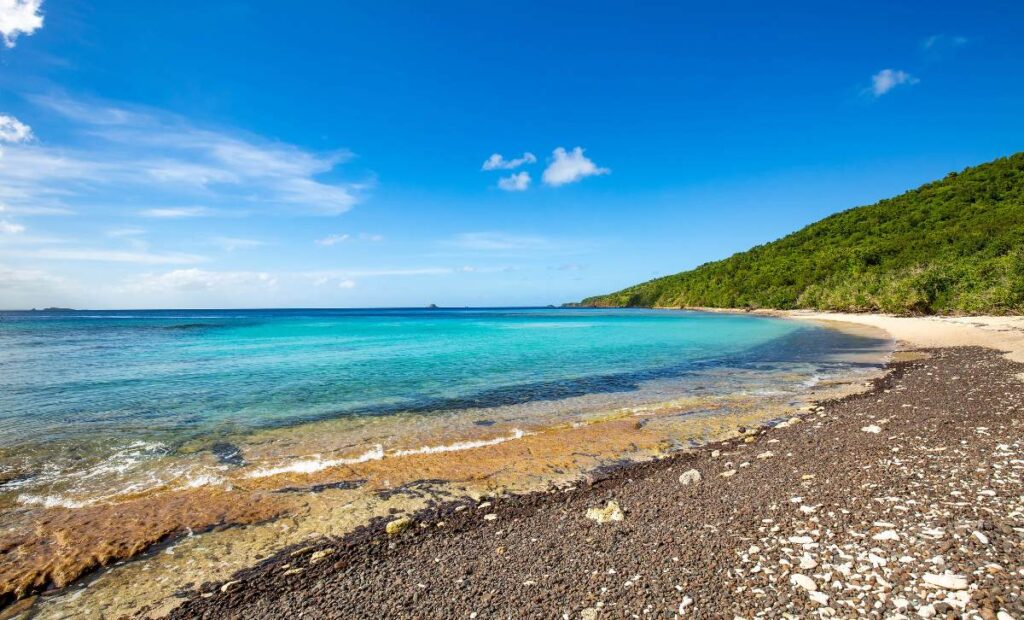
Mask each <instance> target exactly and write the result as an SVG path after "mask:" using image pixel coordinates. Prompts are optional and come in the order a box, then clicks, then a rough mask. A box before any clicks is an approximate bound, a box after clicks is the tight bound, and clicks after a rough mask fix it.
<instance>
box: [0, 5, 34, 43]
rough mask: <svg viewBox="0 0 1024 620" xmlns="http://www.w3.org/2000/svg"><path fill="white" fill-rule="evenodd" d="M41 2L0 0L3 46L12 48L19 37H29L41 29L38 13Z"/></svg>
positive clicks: (0, 27) (0, 26) (0, 33)
mask: <svg viewBox="0 0 1024 620" xmlns="http://www.w3.org/2000/svg"><path fill="white" fill-rule="evenodd" d="M42 4H43V0H0V36H2V37H3V39H4V45H6V46H7V47H14V42H15V40H17V38H18V36H19V35H26V36H27V35H30V34H32V33H33V32H35V31H36V30H39V29H40V28H42V27H43V16H42V14H41V13H40V12H39V9H40V8H41V7H42Z"/></svg>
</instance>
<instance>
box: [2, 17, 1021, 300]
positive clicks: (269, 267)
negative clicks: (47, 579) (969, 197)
mask: <svg viewBox="0 0 1024 620" xmlns="http://www.w3.org/2000/svg"><path fill="white" fill-rule="evenodd" d="M822 4H824V3H811V2H806V3H789V2H782V3H770V4H767V3H763V2H749V3H748V2H719V3H714V5H712V4H711V3H687V2H673V3H668V2H666V3H644V2H633V3H601V2H586V3H583V2H579V3H577V2H563V3H547V2H546V3H539V2H538V3H521V4H519V5H508V4H494V3H481V2H437V3H413V2H403V3H393V2H383V1H374V2H344V3H342V2H303V3H297V4H294V3H281V2H269V1H268V2H256V1H252V2H199V1H188V0H182V1H179V2H174V3H170V2H138V1H137V0H135V1H130V2H128V1H125V2H121V1H104V2H99V1H84V0H44V1H43V2H39V1H38V0H0V35H2V37H3V41H0V206H2V210H0V307H7V308H22V307H32V306H37V307H41V306H49V305H61V306H73V307H89V308H147V307H149V308H151V307H234V306H245V307H253V306H257V307H273V306H331V307H355V306H422V305H426V304H429V303H436V304H439V305H527V304H549V303H561V302H564V301H572V300H576V299H579V298H581V297H583V296H586V295H591V294H597V293H602V292H608V291H611V290H615V289H618V288H621V287H622V286H625V285H628V284H631V283H634V282H638V281H643V280H646V279H649V278H651V277H654V276H657V275H665V274H668V273H674V272H676V271H680V270H683V269H687V268H690V267H693V266H696V265H698V264H700V263H702V262H705V261H707V260H713V259H716V258H722V257H724V256H727V255H729V254H731V253H732V252H735V251H739V250H743V249H746V248H747V247H749V246H751V245H754V244H757V243H762V242H765V241H769V240H772V239H775V238H778V237H779V236H782V235H784V234H786V233H788V232H791V231H793V230H795V229H797V228H800V227H801V226H803V225H805V224H807V223H810V222H811V221H814V220H816V219H819V218H820V217H823V216H825V215H827V214H829V213H832V212H835V211H837V210H840V209H844V208H848V207H852V206H856V205H860V204H867V203H871V202H874V201H875V200H878V199H880V198H884V197H887V196H891V195H893V194H896V193H899V192H901V191H904V190H906V189H910V188H912V187H915V186H917V185H919V184H921V183H923V182H926V181H929V180H932V179H934V178H937V177H941V176H943V175H944V174H945V173H947V172H949V171H951V170H958V169H961V168H963V167H965V166H968V165H972V164H977V163H981V162H984V161H987V160H989V159H992V158H995V157H998V156H1002V155H1007V154H1010V153H1013V152H1016V151H1018V150H1021V148H1022V146H1021V145H1022V138H1024V115H1022V114H1021V110H1022V109H1024V37H1022V36H1021V30H1020V25H1021V24H1022V23H1024V6H1022V5H1021V4H1020V3H1019V2H975V3H970V4H964V3H962V2H907V3H899V5H900V6H893V5H894V4H896V3H888V2H886V3H882V2H861V3H853V4H850V3H845V4H843V5H840V4H835V5H834V8H828V7H822V6H821V5H822ZM494 155H498V157H497V158H494V157H493V156H494ZM488 162H490V163H488Z"/></svg>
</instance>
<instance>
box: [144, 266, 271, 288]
mask: <svg viewBox="0 0 1024 620" xmlns="http://www.w3.org/2000/svg"><path fill="white" fill-rule="evenodd" d="M275 286H277V278H276V277H274V276H273V275H271V274H269V273H266V272H262V271H205V270H203V269H196V268H192V269H175V270H174V271H168V272H167V273H160V274H154V273H147V274H143V275H142V276H140V277H138V278H135V279H133V280H131V281H129V282H128V284H127V286H126V288H127V289H128V290H133V291H141V292H147V293H159V292H166V291H221V290H223V289H232V288H233V289H237V288H253V287H258V288H264V289H266V288H273V287H275Z"/></svg>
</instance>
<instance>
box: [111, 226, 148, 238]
mask: <svg viewBox="0 0 1024 620" xmlns="http://www.w3.org/2000/svg"><path fill="white" fill-rule="evenodd" d="M144 234H146V229H145V228H138V227H135V226H127V227H124V228H111V229H110V230H108V231H107V236H108V237H114V238H120V237H137V236H139V235H144Z"/></svg>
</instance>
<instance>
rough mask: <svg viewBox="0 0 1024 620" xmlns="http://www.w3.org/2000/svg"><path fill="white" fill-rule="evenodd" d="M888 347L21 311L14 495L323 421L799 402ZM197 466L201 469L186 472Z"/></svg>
mask: <svg viewBox="0 0 1024 620" xmlns="http://www.w3.org/2000/svg"><path fill="white" fill-rule="evenodd" d="M888 346H889V343H888V342H887V341H885V340H884V339H877V338H872V337H866V336H858V335H852V334H849V333H844V332H841V331H836V330H832V329H827V328H825V327H822V326H819V325H816V324H812V323H806V322H797V321H789V320H782V319H774V318H765V317H755V316H741V315H727V314H707V313H698V312H680V311H659V310H618V309H616V310H604V309H535V308H525V309H524V308H516V309H503V308H496V309H429V310H428V309H413V310H409V309H398V310H395V309H381V310H174V311H58V312H3V313H0V499H3V498H5V497H6V498H7V504H8V505H15V504H19V503H21V504H30V503H46V504H47V505H49V504H51V503H52V504H60V505H78V504H82V503H88V502H89V501H92V500H94V499H96V498H104V497H110V496H112V494H116V493H120V492H124V491H125V490H126V489H128V490H138V489H140V488H144V487H145V485H147V484H160V483H166V482H167V480H165V479H161V477H166V476H182V475H185V478H183V480H184V481H185V482H186V483H189V482H190V481H191V482H194V481H196V480H199V479H200V477H201V476H202V475H203V474H202V473H199V472H200V471H201V469H196V467H198V466H199V465H197V463H198V464H205V465H208V466H215V467H221V468H223V467H230V466H237V465H241V464H243V463H246V464H248V463H249V461H252V460H254V459H257V457H256V456H254V455H256V451H253V452H252V454H247V451H246V450H245V449H243V448H240V447H239V446H240V445H241V446H245V437H247V436H252V435H253V434H254V433H260V432H266V431H268V430H273V431H274V432H275V433H276V435H275V436H277V437H280V436H281V435H282V433H283V434H285V435H286V434H287V431H288V429H292V428H294V429H301V428H303V427H308V426H309V424H310V423H317V422H321V421H330V420H346V419H350V420H353V421H361V420H368V419H373V420H381V419H387V420H390V419H394V420H403V421H409V422H408V423H410V424H411V423H413V421H420V422H425V423H427V424H429V423H430V421H432V420H433V421H434V422H435V427H434V428H432V429H431V436H432V437H433V436H436V434H437V432H438V429H437V428H436V426H437V425H438V424H440V426H442V427H445V428H450V429H456V428H459V427H460V424H462V423H465V424H470V423H471V424H473V425H475V426H477V427H480V426H488V425H492V424H497V426H496V432H497V429H498V428H503V429H509V428H512V426H515V427H516V428H517V429H518V428H523V427H529V426H530V425H531V424H533V425H539V424H548V423H552V422H554V421H557V420H558V419H559V418H560V417H566V416H571V415H572V414H575V413H578V411H577V410H578V409H588V408H589V409H595V408H609V409H610V408H614V407H619V406H636V405H642V404H645V403H654V402H659V401H667V400H671V399H672V398H678V397H681V396H686V395H691V394H724V393H743V394H747V395H757V394H775V395H777V394H794V395H796V394H798V393H799V392H800V390H801V389H804V388H806V387H808V386H811V385H813V384H814V383H816V382H818V381H820V380H822V379H823V378H828V377H835V376H840V375H844V374H849V373H851V372H858V371H861V370H872V369H875V368H877V367H878V366H879V364H880V362H881V353H882V352H884V350H886V347H888ZM865 354H867V357H865ZM403 423H404V422H403ZM417 423H418V422H417ZM330 428H334V429H341V428H344V427H343V426H334V427H330ZM375 428H376V427H375ZM336 432H339V433H340V432H341V431H338V430H336ZM375 432H376V433H377V435H376V436H375V437H374V440H375V441H376V442H378V443H380V444H384V445H385V447H386V446H387V437H386V436H381V432H382V431H375ZM320 439H322V438H320ZM451 439H452V440H453V441H454V440H457V439H458V433H457V432H455V430H452V437H451ZM358 443H359V442H358V441H355V440H353V442H351V445H350V444H349V443H346V442H344V441H339V443H338V445H339V446H345V447H347V448H351V449H352V450H353V451H355V453H359V452H360V446H359V445H358ZM200 454H205V455H207V456H205V457H203V458H204V459H205V460H203V459H199V458H198V457H196V456H195V455H200ZM186 456H189V458H193V460H195V462H194V463H192V464H191V465H190V466H189V469H188V472H187V475H186V474H183V473H182V471H183V470H181V469H173V468H170V467H169V466H166V464H167V463H180V462H184V461H183V460H182V459H184V458H185V457H186ZM270 456H273V455H272V454H271V455H270ZM258 458H263V459H267V458H270V457H269V456H268V455H267V453H265V452H263V453H259V457H258ZM281 458H284V457H283V456H282V457H281ZM196 459H198V460H196ZM210 464H212V465H210ZM272 464H279V463H277V462H275V463H272ZM168 472H173V473H168Z"/></svg>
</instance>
